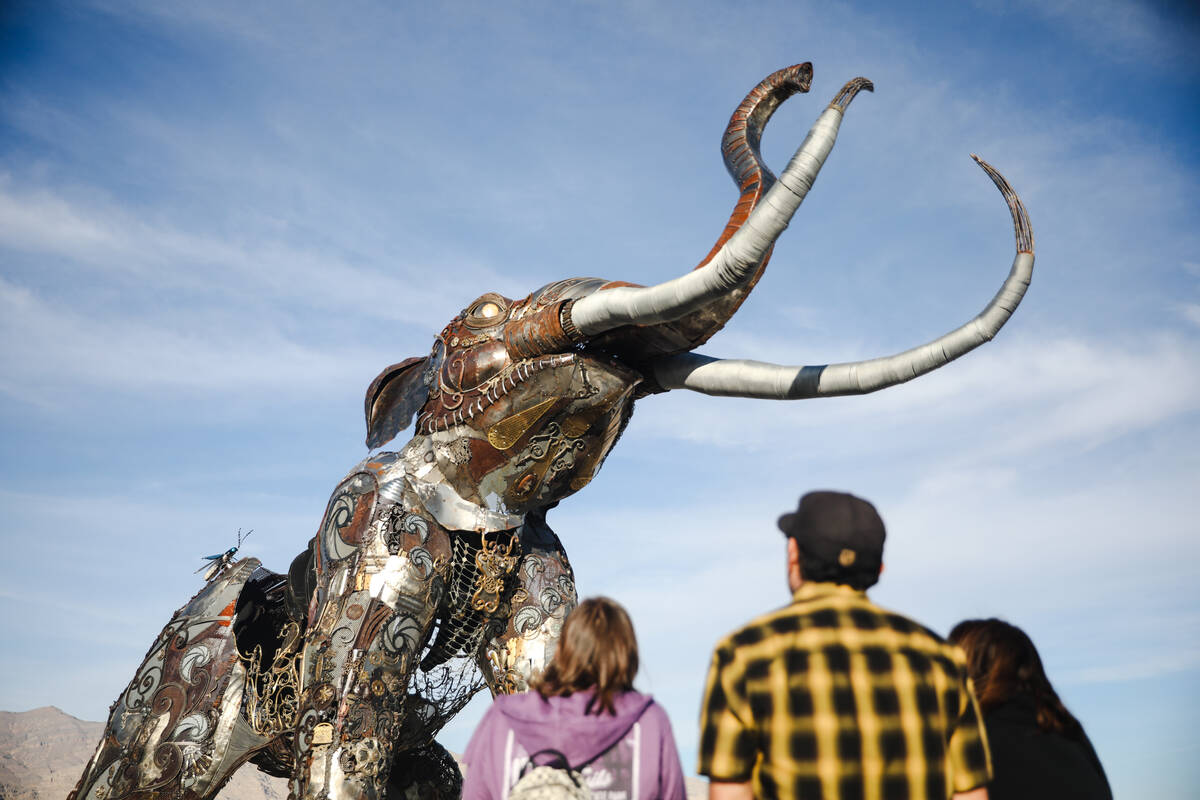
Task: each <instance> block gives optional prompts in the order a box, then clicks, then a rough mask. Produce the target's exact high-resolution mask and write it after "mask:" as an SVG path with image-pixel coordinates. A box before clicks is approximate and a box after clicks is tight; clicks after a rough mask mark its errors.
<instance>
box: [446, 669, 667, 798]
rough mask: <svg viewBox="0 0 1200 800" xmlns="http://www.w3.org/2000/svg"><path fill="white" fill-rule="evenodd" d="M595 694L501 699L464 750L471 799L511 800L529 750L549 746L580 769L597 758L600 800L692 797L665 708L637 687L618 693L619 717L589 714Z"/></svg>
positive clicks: (591, 781)
mask: <svg viewBox="0 0 1200 800" xmlns="http://www.w3.org/2000/svg"><path fill="white" fill-rule="evenodd" d="M591 699H592V693H591V692H577V693H575V694H573V695H571V696H570V697H551V698H549V699H545V698H543V697H542V696H541V695H540V694H538V693H537V692H525V693H523V694H513V695H501V696H500V697H497V698H496V700H495V702H493V703H492V707H491V708H489V709H488V710H487V713H485V714H484V715H483V719H482V720H480V721H479V727H477V728H476V729H475V733H474V734H473V735H472V736H471V742H470V743H469V744H468V745H467V751H466V753H464V754H463V761H464V762H465V763H466V766H467V769H466V777H465V778H464V780H463V800H507V797H508V790H509V789H510V788H511V787H512V785H513V784H514V783H516V782H517V779H518V778H519V777H520V773H521V768H522V767H523V766H524V765H525V763H526V762H527V761H528V760H529V754H530V753H536V752H538V751H539V750H545V749H553V750H557V751H559V752H561V753H562V754H563V755H564V756H566V758H567V761H568V762H569V763H570V764H571V766H572V767H577V766H578V765H579V764H582V763H584V762H587V761H588V760H589V759H594V760H592V761H591V763H589V764H588V765H587V766H586V767H585V768H584V769H583V777H584V780H585V781H586V782H587V784H588V787H589V788H590V789H591V791H592V797H593V798H594V800H684V796H685V795H684V786H683V768H682V767H681V766H680V763H679V753H678V751H676V749H675V737H674V736H673V735H672V733H671V722H670V720H668V719H667V714H666V712H665V711H663V709H662V706H660V705H658V704H657V703H655V702H654V700H653V699H652V698H651V697H650V696H648V695H644V694H641V693H639V692H632V691H631V692H625V693H624V694H620V695H618V696H617V697H615V698H613V705H614V707H615V708H616V712H617V713H616V715H615V716H614V715H612V714H609V713H607V712H601V713H599V714H585V713H584V709H585V708H586V707H587V704H588V702H589V701H590V700H591ZM543 761H544V759H539V763H542V762H543Z"/></svg>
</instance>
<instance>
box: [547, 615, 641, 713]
mask: <svg viewBox="0 0 1200 800" xmlns="http://www.w3.org/2000/svg"><path fill="white" fill-rule="evenodd" d="M637 671H638V650H637V638H636V637H635V636H634V633H633V622H632V621H631V620H630V619H629V614H627V613H625V609H624V608H622V607H621V606H620V604H618V603H617V602H616V601H615V600H610V599H608V598H607V597H590V598H588V599H587V600H584V601H583V602H582V603H580V604H579V605H578V606H576V607H575V609H574V610H573V611H571V613H570V614H568V615H567V620H566V622H564V623H563V629H562V637H561V638H560V639H559V641H558V649H557V650H556V651H555V653H554V658H553V659H552V660H551V661H550V666H548V667H546V671H545V672H544V673H543V674H542V676H541V677H540V678H538V679H536V680H534V682H533V684H532V687H533V689H534V690H535V691H537V693H538V694H540V695H541V696H542V697H569V696H571V695H572V694H574V693H575V692H582V691H586V690H592V691H594V692H595V695H594V696H593V697H592V699H591V700H590V701H589V702H588V705H587V713H589V714H592V713H596V714H599V713H600V712H601V711H607V712H608V713H610V714H612V715H614V716H615V715H616V713H617V712H616V708H615V707H614V706H613V698H614V697H615V696H616V695H618V694H620V693H621V692H626V691H629V690H630V689H632V688H633V678H634V676H635V675H637Z"/></svg>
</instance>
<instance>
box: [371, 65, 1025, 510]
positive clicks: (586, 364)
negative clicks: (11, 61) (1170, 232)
mask: <svg viewBox="0 0 1200 800" xmlns="http://www.w3.org/2000/svg"><path fill="white" fill-rule="evenodd" d="M811 78H812V68H811V65H810V64H807V63H806V64H799V65H796V66H793V67H788V68H786V69H782V70H779V71H778V72H776V73H774V74H773V75H771V76H769V77H768V78H766V79H765V80H764V81H763V82H762V83H760V84H759V85H758V86H757V87H755V88H754V90H753V91H751V92H750V94H749V95H747V97H746V99H745V100H744V101H743V102H742V104H741V105H740V106H738V108H737V110H736V111H735V112H734V114H733V117H732V118H731V119H730V122H729V125H728V126H727V128H726V131H725V136H724V138H723V140H722V152H723V154H724V158H725V165H726V167H727V168H728V170H729V172H730V174H731V176H732V177H733V179H734V181H735V183H736V184H737V186H738V187H739V190H740V196H739V198H738V202H737V204H736V205H735V206H734V210H733V213H732V215H731V216H730V219H729V222H728V224H727V225H726V227H725V229H724V231H723V232H722V234H721V236H720V237H719V238H718V240H717V242H716V244H715V245H714V246H713V248H712V250H711V251H710V252H709V254H708V255H707V256H706V257H705V258H704V260H703V261H702V262H701V263H700V265H699V266H698V267H696V268H695V269H694V270H693V271H691V272H689V273H686V274H684V275H682V276H680V277H678V278H675V279H673V280H670V281H667V282H666V283H663V284H659V285H657V286H649V287H643V286H637V285H635V284H629V283H624V282H610V281H605V280H601V279H598V278H572V279H568V280H563V281H558V282H556V283H552V284H549V285H548V286H544V287H542V288H541V289H538V290H537V291H535V292H533V293H532V294H530V295H529V296H528V297H525V298H523V299H521V300H516V301H514V300H510V299H509V298H507V297H503V296H501V295H498V294H495V293H488V294H485V295H483V296H481V297H479V298H478V299H476V300H475V301H474V302H473V303H471V304H470V305H469V306H468V307H467V308H466V309H464V310H463V311H462V312H461V313H460V314H459V315H458V316H457V317H455V318H454V319H453V320H452V321H451V322H450V324H449V325H447V326H446V327H445V329H444V330H443V331H442V332H441V333H440V334H439V335H438V337H437V339H436V340H435V342H434V346H433V350H432V352H431V353H430V354H429V355H428V356H427V357H425V358H412V359H408V360H407V361H404V362H401V363H399V364H395V365H393V366H391V367H388V368H387V369H386V370H384V371H383V372H382V373H381V374H380V375H379V377H377V378H376V379H375V381H374V382H373V383H372V384H371V387H370V389H369V390H368V392H367V397H366V409H365V410H366V417H367V445H368V446H369V447H372V448H374V447H379V446H381V445H383V444H385V443H386V442H387V441H389V440H390V439H392V438H393V437H395V436H396V434H398V433H399V432H400V431H401V430H403V429H404V428H406V427H408V425H409V424H411V423H412V420H413V418H414V417H415V418H416V433H417V434H418V437H425V438H427V439H428V440H429V441H430V442H432V444H431V446H430V448H429V450H428V452H430V453H434V454H435V456H432V457H433V458H436V461H437V464H438V466H439V468H440V471H441V474H442V475H443V476H444V478H445V479H446V480H447V481H448V482H449V483H450V484H451V485H452V486H453V488H454V489H455V491H456V492H457V493H458V494H459V495H460V496H462V497H463V498H464V499H466V500H468V501H470V502H473V503H478V504H480V505H485V506H489V507H502V508H504V509H505V510H508V511H511V512H514V513H519V512H522V511H525V510H528V509H530V508H534V507H540V506H545V505H547V504H549V503H552V502H555V501H557V500H559V499H561V498H562V497H565V496H566V495H568V494H570V493H572V492H574V491H577V490H578V489H580V488H582V487H583V486H584V485H585V484H586V483H587V482H588V481H589V480H590V479H591V477H592V476H593V475H594V474H595V472H596V470H597V469H598V468H599V466H600V464H601V462H602V461H603V459H604V457H605V456H606V455H607V454H608V452H609V450H610V449H611V448H612V446H613V444H614V443H615V441H616V439H617V437H618V436H619V434H620V432H621V430H622V429H623V427H624V425H625V423H626V422H627V421H628V419H629V415H630V414H631V413H632V404H633V401H634V400H635V399H636V398H637V397H640V396H644V395H646V394H650V393H656V392H662V391H667V390H670V389H679V388H683V389H691V390H693V391H699V392H704V393H706V394H713V395H727V396H738V397H758V398H771V399H801V398H811V397H821V396H831V395H843V394H861V393H866V392H872V391H875V390H877V389H881V388H884V387H887V386H892V385H894V384H897V383H901V382H903V381H907V380H910V379H912V378H914V377H917V376H918V375H922V374H924V373H926V372H929V371H930V370H933V369H936V368H937V367H939V366H941V365H942V364H945V363H946V362H948V361H950V360H952V359H954V358H957V357H958V356H960V355H963V354H964V353H966V352H968V351H970V350H972V349H974V348H975V347H977V346H978V345H980V344H982V343H983V342H985V341H987V340H989V339H991V338H992V337H993V336H994V335H995V334H996V332H997V331H999V329H1000V328H1001V327H1002V326H1003V325H1004V323H1005V322H1006V321H1007V320H1008V318H1009V316H1010V315H1011V314H1012V311H1013V310H1014V309H1015V308H1016V307H1017V304H1018V303H1020V301H1021V298H1022V296H1023V295H1024V292H1025V289H1026V287H1027V286H1028V284H1029V281H1030V278H1031V276H1032V269H1033V236H1032V231H1031V228H1030V225H1029V219H1028V217H1027V215H1026V213H1025V210H1024V208H1023V206H1022V205H1021V202H1020V200H1019V199H1018V198H1017V196H1016V194H1015V193H1014V192H1013V191H1012V189H1011V188H1010V187H1009V185H1008V183H1007V182H1006V181H1005V180H1004V178H1003V177H1002V176H1001V175H1000V174H999V173H998V172H996V171H995V170H994V169H992V168H991V167H990V166H989V165H988V164H986V163H985V162H983V161H982V160H980V159H978V158H976V161H977V162H978V163H979V164H980V166H981V167H982V168H983V169H984V170H985V171H986V172H987V173H988V175H989V176H990V177H991V178H992V180H993V181H994V182H995V184H996V185H997V187H998V188H999V189H1000V191H1001V193H1002V194H1003V195H1004V197H1005V200H1006V201H1007V202H1008V205H1009V209H1010V211H1011V213H1012V217H1013V223H1014V228H1015V232H1016V239H1017V255H1016V258H1015V259H1014V262H1013V266H1012V269H1011V271H1010V273H1009V275H1008V277H1007V279H1006V280H1005V281H1004V284H1003V286H1002V287H1001V289H1000V291H999V292H998V293H997V294H996V296H995V297H994V298H993V299H992V301H991V302H990V303H989V304H988V305H987V306H986V307H985V308H984V310H983V311H982V312H980V314H978V315H977V316H976V317H974V318H973V319H972V320H971V321H969V322H968V323H967V324H965V325H963V326H962V327H960V328H958V329H956V330H954V331H951V332H950V333H948V334H946V335H944V336H941V337H939V338H938V339H936V340H934V341H932V342H930V343H928V344H925V345H922V346H921V347H917V348H914V349H912V350H908V351H905V352H903V353H899V354H896V355H893V356H888V357H884V358H878V359H873V360H869V361H859V362H853V363H848V364H832V365H819V366H784V365H777V364H766V363H762V362H754V361H740V360H721V359H714V358H710V357H706V356H700V355H698V354H695V353H693V352H692V351H693V350H694V349H695V348H696V347H697V346H699V345H700V344H703V343H704V342H705V341H707V340H708V339H709V337H711V336H712V335H713V334H714V333H716V332H717V331H718V330H720V329H721V327H722V326H723V325H724V324H725V323H726V322H727V321H728V319H729V318H730V316H731V315H732V314H733V313H734V312H735V311H736V310H737V308H738V306H739V305H740V304H741V302H742V300H743V299H744V298H745V296H746V295H747V294H748V293H749V291H750V290H751V289H752V288H753V286H754V284H755V283H756V282H757V281H758V279H759V276H761V274H762V272H763V270H764V269H765V267H766V264H767V261H768V259H769V258H770V255H771V250H772V247H773V246H774V243H775V240H776V239H777V238H778V237H779V235H780V234H781V233H782V232H783V230H784V229H785V228H786V227H787V225H788V222H789V221H790V220H791V218H792V215H793V214H794V213H795V212H796V210H797V209H798V208H799V206H800V204H801V202H802V201H803V200H804V197H805V196H806V195H807V193H808V190H809V189H810V188H811V186H812V184H813V182H814V181H815V180H816V176H817V174H818V172H819V171H820V169H821V166H822V165H823V164H824V161H825V158H826V157H827V156H828V154H829V152H830V151H831V149H832V148H833V145H834V142H835V141H836V138H837V132H838V127H839V125H840V124H841V120H842V116H843V114H844V112H845V110H846V108H847V107H848V106H849V104H850V101H851V100H853V99H854V97H855V95H857V94H858V92H859V91H861V90H863V89H867V90H871V89H872V88H873V87H872V85H871V83H870V82H869V81H867V80H866V79H864V78H855V79H854V80H852V81H850V82H849V83H847V84H846V85H845V86H844V87H843V88H842V90H841V91H840V92H839V93H838V94H837V96H836V97H835V98H834V99H833V101H832V102H831V103H830V104H829V105H828V106H827V107H826V108H825V110H824V111H823V112H822V114H821V115H820V117H819V118H818V119H817V121H816V123H815V124H814V125H813V127H812V129H811V130H810V131H809V134H808V136H807V137H806V138H805V140H804V143H803V144H802V145H801V146H800V148H799V149H798V150H797V151H796V154H795V155H794V156H793V157H792V160H791V161H790V162H789V164H788V166H787V168H786V169H785V170H784V171H783V173H782V174H781V175H780V176H779V177H778V179H777V178H776V177H775V176H774V175H773V174H772V173H771V171H770V170H769V169H768V168H767V167H766V165H765V164H764V163H763V162H762V158H761V155H760V152H759V144H760V141H761V137H762V131H763V128H764V127H765V125H766V123H767V120H768V119H770V117H771V115H772V113H774V111H775V109H776V108H777V107H778V106H779V104H780V103H782V102H783V100H785V99H786V98H788V97H790V96H791V95H793V94H795V93H797V92H806V91H808V88H809V83H810V81H811Z"/></svg>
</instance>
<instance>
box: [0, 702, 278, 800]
mask: <svg viewBox="0 0 1200 800" xmlns="http://www.w3.org/2000/svg"><path fill="white" fill-rule="evenodd" d="M103 728H104V724H103V723H101V722H84V721H83V720H79V719H75V718H74V717H72V716H70V715H69V714H64V713H63V712H62V711H60V710H58V709H57V708H55V707H53V706H46V707H45V708H35V709H34V710H33V711H23V712H19V713H17V712H12V711H0V800H62V799H63V798H64V797H66V796H67V792H69V791H71V790H72V789H74V788H75V782H76V781H77V780H79V776H80V774H81V773H82V772H83V768H84V766H85V765H86V764H87V761H88V759H89V758H91V757H92V751H93V750H94V749H95V747H96V745H97V744H98V743H99V741H100V732H101V730H103ZM219 796H220V798H221V800H284V798H286V797H287V782H286V781H284V780H283V779H281V778H272V777H270V776H267V775H264V774H263V773H261V772H259V771H258V770H256V769H254V768H253V767H243V768H242V769H240V770H238V772H237V774H236V775H234V776H233V780H231V781H230V782H229V784H228V785H227V786H226V787H225V788H224V789H223V790H222V791H221V794H220V795H219Z"/></svg>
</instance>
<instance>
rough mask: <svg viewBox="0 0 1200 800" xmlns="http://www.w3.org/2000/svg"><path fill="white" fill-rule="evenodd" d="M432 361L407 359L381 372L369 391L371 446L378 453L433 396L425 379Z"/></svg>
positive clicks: (367, 413)
mask: <svg viewBox="0 0 1200 800" xmlns="http://www.w3.org/2000/svg"><path fill="white" fill-rule="evenodd" d="M428 360H429V359H428V358H406V359H404V360H403V361H401V362H400V363H399V364H392V365H391V366H390V367H388V368H387V369H385V370H384V371H383V372H381V373H379V376H378V377H377V378H375V380H373V381H371V386H370V387H369V388H368V389H367V398H366V402H365V404H364V409H363V410H364V411H365V412H366V416H367V447H369V448H371V449H372V450H374V449H375V448H376V447H379V446H380V445H382V444H386V443H387V442H390V441H391V440H392V439H393V438H394V437H395V436H396V434H397V433H399V432H400V431H402V430H404V429H405V428H407V427H408V426H409V424H410V423H411V422H412V418H413V414H416V413H417V412H418V411H420V410H421V406H423V405H425V400H426V398H428V397H429V387H428V386H426V385H425V382H424V381H423V380H422V377H423V373H424V372H425V363H426V362H427V361H428Z"/></svg>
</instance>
